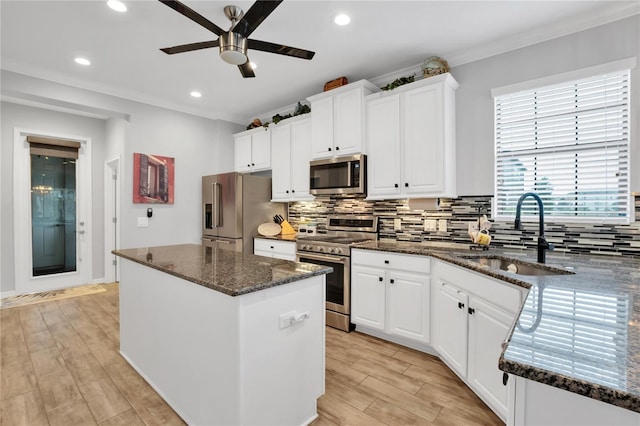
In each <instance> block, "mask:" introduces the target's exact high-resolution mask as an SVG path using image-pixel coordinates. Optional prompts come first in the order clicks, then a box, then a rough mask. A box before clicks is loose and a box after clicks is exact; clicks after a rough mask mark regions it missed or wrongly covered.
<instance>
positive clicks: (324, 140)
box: [311, 96, 333, 159]
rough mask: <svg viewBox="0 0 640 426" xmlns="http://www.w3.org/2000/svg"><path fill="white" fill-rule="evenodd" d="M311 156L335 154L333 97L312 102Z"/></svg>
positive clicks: (319, 156)
mask: <svg viewBox="0 0 640 426" xmlns="http://www.w3.org/2000/svg"><path fill="white" fill-rule="evenodd" d="M311 110H312V111H313V112H312V114H311V156H312V157H313V158H314V159H319V158H329V157H332V156H333V97H332V96H327V97H326V98H322V99H319V100H317V101H313V102H312V103H311Z"/></svg>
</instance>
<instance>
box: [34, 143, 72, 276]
mask: <svg viewBox="0 0 640 426" xmlns="http://www.w3.org/2000/svg"><path fill="white" fill-rule="evenodd" d="M31 236H32V242H31V243H32V244H31V247H32V265H33V276H41V275H51V274H59V273H63V272H73V271H76V160H73V159H68V158H60V157H53V156H45V155H37V154H32V155H31Z"/></svg>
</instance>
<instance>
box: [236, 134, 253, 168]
mask: <svg viewBox="0 0 640 426" xmlns="http://www.w3.org/2000/svg"><path fill="white" fill-rule="evenodd" d="M234 154H235V171H236V172H248V171H250V170H251V134H248V135H247V134H243V135H241V136H236V138H235V142H234Z"/></svg>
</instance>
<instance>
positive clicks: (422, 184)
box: [401, 85, 445, 195]
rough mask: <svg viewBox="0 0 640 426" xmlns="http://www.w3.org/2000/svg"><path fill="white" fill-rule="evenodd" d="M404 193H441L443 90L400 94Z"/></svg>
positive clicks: (439, 86) (431, 87)
mask: <svg viewBox="0 0 640 426" xmlns="http://www.w3.org/2000/svg"><path fill="white" fill-rule="evenodd" d="M401 102H402V106H401V113H402V132H403V143H404V145H403V146H404V182H402V185H403V186H404V188H403V189H404V192H405V194H407V195H410V194H438V193H439V192H442V191H443V189H444V187H443V186H444V167H445V164H444V137H443V131H442V127H443V124H442V120H443V116H442V114H443V112H442V86H441V85H435V86H427V87H423V88H420V89H416V90H413V91H409V92H406V93H404V94H402V101H401Z"/></svg>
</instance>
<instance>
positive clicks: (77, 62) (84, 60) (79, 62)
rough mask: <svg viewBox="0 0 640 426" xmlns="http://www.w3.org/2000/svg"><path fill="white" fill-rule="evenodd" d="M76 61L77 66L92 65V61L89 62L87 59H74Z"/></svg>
mask: <svg viewBox="0 0 640 426" xmlns="http://www.w3.org/2000/svg"><path fill="white" fill-rule="evenodd" d="M74 61H76V64H80V65H84V66H89V65H91V61H90V60H88V59H87V58H80V57H78V58H76V59H74Z"/></svg>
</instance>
